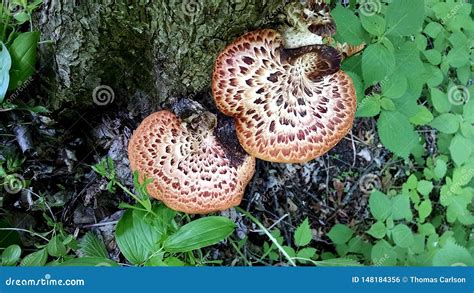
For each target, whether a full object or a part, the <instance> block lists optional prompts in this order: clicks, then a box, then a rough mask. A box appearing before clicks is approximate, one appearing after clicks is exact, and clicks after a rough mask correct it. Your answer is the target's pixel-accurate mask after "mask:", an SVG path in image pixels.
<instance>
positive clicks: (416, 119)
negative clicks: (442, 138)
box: [410, 106, 433, 125]
mask: <svg viewBox="0 0 474 293" xmlns="http://www.w3.org/2000/svg"><path fill="white" fill-rule="evenodd" d="M432 120H433V114H431V112H430V110H428V108H426V107H425V106H418V112H417V113H416V114H415V116H412V117H410V122H411V123H412V124H415V125H426V124H428V123H430V122H431V121H432Z"/></svg>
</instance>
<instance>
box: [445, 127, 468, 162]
mask: <svg viewBox="0 0 474 293" xmlns="http://www.w3.org/2000/svg"><path fill="white" fill-rule="evenodd" d="M472 149H473V145H472V142H471V141H470V140H469V139H467V138H465V137H464V136H462V135H461V134H456V135H455V136H454V138H453V139H452V140H451V144H450V145H449V152H450V154H451V158H452V159H453V161H454V163H456V165H458V166H459V165H462V164H463V163H465V162H467V160H468V159H469V158H470V156H471V154H472Z"/></svg>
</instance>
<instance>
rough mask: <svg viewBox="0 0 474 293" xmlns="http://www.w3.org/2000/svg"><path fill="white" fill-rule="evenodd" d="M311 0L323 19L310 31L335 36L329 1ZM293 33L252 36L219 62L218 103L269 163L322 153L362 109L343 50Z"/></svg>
mask: <svg viewBox="0 0 474 293" xmlns="http://www.w3.org/2000/svg"><path fill="white" fill-rule="evenodd" d="M310 2H311V3H313V5H315V6H314V7H316V8H317V9H320V10H321V11H320V12H318V13H320V14H321V18H322V20H323V21H319V22H318V21H316V20H313V23H312V24H310V25H308V26H306V28H305V29H306V30H308V32H309V33H310V34H311V33H312V32H311V31H310V30H311V28H312V29H313V30H314V31H317V32H322V33H324V36H323V37H325V38H326V37H329V36H330V35H331V34H332V33H333V31H334V28H335V26H334V23H333V22H332V21H331V20H330V19H328V11H327V9H326V8H325V5H322V4H314V3H316V2H318V3H319V1H310ZM314 7H313V8H314ZM302 11H303V12H304V10H302ZM302 11H297V12H298V13H303V12H302ZM299 19H300V18H299ZM293 30H294V29H291V28H289V29H288V28H287V29H286V30H285V32H284V33H283V34H280V33H279V32H278V31H276V30H273V29H262V30H257V31H253V32H250V33H247V34H245V35H243V36H241V37H240V38H238V39H237V40H235V41H234V42H233V43H232V44H230V45H229V46H227V47H226V48H225V49H224V51H223V52H222V53H221V54H220V55H219V57H218V58H217V61H216V63H215V67H214V73H213V78H212V92H213V96H214V99H215V102H216V105H217V107H218V108H219V110H220V111H222V112H223V113H224V114H225V115H228V116H231V117H233V118H234V119H235V124H236V130H237V136H238V138H239V141H240V143H241V145H242V146H243V148H244V149H245V150H246V151H247V152H248V153H249V154H251V155H252V156H255V157H257V158H259V159H262V160H266V161H272V162H282V163H301V162H307V161H310V160H312V159H314V158H316V157H318V156H321V155H322V154H324V153H326V152H327V151H328V150H329V149H331V148H332V147H333V146H334V145H336V144H337V143H338V142H339V141H340V140H341V139H342V138H343V137H344V136H345V135H346V134H347V132H348V131H349V130H350V129H351V126H352V122H353V120H354V115H355V111H356V95H355V89H354V85H353V83H352V79H351V78H350V77H349V76H348V75H347V74H346V73H345V72H343V71H342V70H340V68H339V67H340V63H341V60H342V58H343V57H344V54H343V52H340V51H339V50H337V49H336V48H334V47H332V46H329V45H326V44H322V40H323V37H320V38H319V39H318V38H316V39H313V40H312V41H315V42H314V43H311V42H310V43H308V39H305V38H302V36H301V35H297V36H296V37H291V35H292V33H293ZM304 40H306V43H304ZM309 41H311V40H309ZM287 43H290V44H291V46H289V47H288V46H287ZM303 43H304V46H300V47H296V45H301V44H303Z"/></svg>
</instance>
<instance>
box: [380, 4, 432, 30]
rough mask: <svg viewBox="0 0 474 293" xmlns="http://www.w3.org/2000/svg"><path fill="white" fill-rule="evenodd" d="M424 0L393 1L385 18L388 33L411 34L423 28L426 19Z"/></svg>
mask: <svg viewBox="0 0 474 293" xmlns="http://www.w3.org/2000/svg"><path fill="white" fill-rule="evenodd" d="M424 13H425V5H424V1H423V0H417V1H413V0H397V1H392V2H391V3H390V4H389V5H388V8H387V12H386V15H385V19H386V21H387V33H388V34H392V35H395V36H409V35H413V34H416V33H417V32H419V31H420V30H421V26H422V24H423V21H424Z"/></svg>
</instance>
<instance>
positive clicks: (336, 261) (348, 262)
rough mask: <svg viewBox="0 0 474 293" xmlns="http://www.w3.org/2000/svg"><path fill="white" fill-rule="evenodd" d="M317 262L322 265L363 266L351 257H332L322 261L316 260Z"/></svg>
mask: <svg viewBox="0 0 474 293" xmlns="http://www.w3.org/2000/svg"><path fill="white" fill-rule="evenodd" d="M315 264H316V265H317V266H320V267H355V266H361V264H360V263H358V262H357V261H355V260H353V259H349V258H331V259H325V260H322V261H316V262H315Z"/></svg>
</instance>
